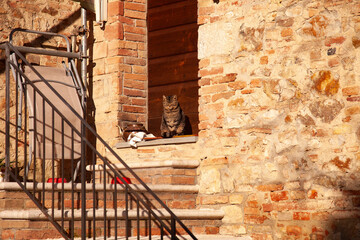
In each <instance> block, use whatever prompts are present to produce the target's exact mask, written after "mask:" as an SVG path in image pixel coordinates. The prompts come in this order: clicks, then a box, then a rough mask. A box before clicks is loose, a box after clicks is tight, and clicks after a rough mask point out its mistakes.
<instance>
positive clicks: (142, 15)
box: [124, 7, 146, 19]
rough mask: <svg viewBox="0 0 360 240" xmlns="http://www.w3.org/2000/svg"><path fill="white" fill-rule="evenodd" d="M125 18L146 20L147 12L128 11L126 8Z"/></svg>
mask: <svg viewBox="0 0 360 240" xmlns="http://www.w3.org/2000/svg"><path fill="white" fill-rule="evenodd" d="M124 15H125V17H129V18H136V19H146V12H139V11H134V10H128V9H126V7H125V13H124Z"/></svg>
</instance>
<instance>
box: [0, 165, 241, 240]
mask: <svg viewBox="0 0 360 240" xmlns="http://www.w3.org/2000/svg"><path fill="white" fill-rule="evenodd" d="M197 165H198V163H197V161H163V162H156V161H154V162H147V163H144V164H138V163H133V164H129V167H131V168H132V169H134V171H136V173H137V174H138V175H139V176H142V179H143V180H144V181H145V182H146V183H147V184H148V186H149V187H150V188H151V189H152V191H154V192H155V193H156V195H157V196H158V197H159V198H160V199H161V200H162V201H163V202H164V203H165V204H166V205H167V206H168V207H169V208H171V209H172V211H173V212H174V214H175V215H176V216H178V217H179V218H180V219H181V220H182V221H183V223H184V224H185V225H186V226H187V227H188V228H189V230H190V231H192V232H193V233H194V234H196V236H197V238H198V239H233V237H229V236H219V235H217V234H218V232H219V227H220V225H221V219H222V218H223V215H224V213H223V212H222V211H220V210H212V209H196V196H197V193H198V186H197V185H195V184H194V183H195V181H196V179H195V177H196V167H197ZM115 167H118V168H120V169H121V168H123V167H122V166H121V165H115ZM87 170H89V171H95V172H97V173H99V174H101V173H102V170H103V167H102V166H101V165H98V166H95V168H94V169H92V166H88V167H87ZM121 170H123V169H121ZM185 173H186V174H185ZM125 176H126V174H125ZM100 178H101V176H100ZM179 179H182V180H184V179H187V180H186V181H182V182H181V183H182V184H177V183H178V182H179ZM130 180H131V181H133V180H132V179H131V178H130ZM162 182H164V183H162ZM152 183H155V184H152ZM184 183H188V184H184ZM28 185H29V186H28V187H29V188H34V186H33V185H32V183H28ZM87 185H88V186H87V187H86V189H89V191H92V190H91V188H90V187H91V185H92V184H91V183H87ZM131 185H133V188H134V189H136V191H137V192H138V193H139V194H141V195H148V194H147V191H146V189H145V188H144V187H143V186H142V185H141V184H137V183H136V181H135V182H134V184H131ZM104 187H105V188H106V189H107V190H108V191H109V192H112V193H114V189H115V184H111V183H109V182H108V183H107V184H105V185H103V183H97V184H96V185H95V195H96V198H95V201H96V205H97V206H98V208H97V209H93V208H92V206H93V203H92V202H91V201H88V202H87V203H86V205H87V206H88V207H87V213H86V214H87V218H88V221H89V222H91V221H92V220H93V216H94V211H95V212H96V213H95V216H96V219H97V221H99V222H102V224H101V225H100V226H99V225H97V227H98V228H102V227H103V226H104V225H106V226H107V227H106V229H107V230H106V232H107V233H106V232H105V233H104V229H101V230H100V229H99V231H101V232H100V233H101V234H100V235H107V236H114V232H115V229H114V226H115V223H114V221H115V209H114V208H113V206H112V204H113V201H112V200H113V198H114V197H115V196H114V195H112V196H110V197H107V201H104V197H103V196H102V194H101V192H102V190H103V188H104ZM43 188H45V191H43V190H44V189H43ZM52 188H53V186H52V183H46V184H45V185H43V184H38V185H37V186H35V189H36V195H37V196H38V197H39V198H42V197H44V198H45V199H48V197H47V196H50V195H51V194H53V193H52ZM62 189H64V190H65V191H64V192H63V193H62ZM71 189H72V186H71V184H70V183H64V184H62V183H57V184H55V186H54V190H55V191H54V193H55V195H57V197H56V198H55V203H54V205H55V206H58V207H56V208H55V209H54V210H53V211H54V214H53V215H54V218H55V221H64V223H63V225H64V226H65V228H67V226H69V225H71V224H69V221H75V223H74V229H73V232H74V238H76V237H78V236H80V235H81V225H80V224H79V220H80V219H81V212H80V210H79V208H80V205H81V204H80V201H81V198H80V190H81V186H80V184H77V185H75V186H74V190H75V194H74V196H72V194H71ZM0 191H1V195H0V196H1V198H0V218H1V223H2V224H1V225H2V228H1V230H0V231H1V233H0V237H1V239H56V238H61V235H60V234H59V233H58V232H57V231H56V230H55V229H54V227H53V226H52V225H51V224H49V223H48V222H47V221H46V220H47V218H46V216H45V215H44V214H43V213H42V212H41V211H40V210H39V209H38V208H37V206H36V205H35V204H34V203H33V201H31V200H30V199H29V198H28V196H27V195H26V194H25V193H24V192H23V191H22V189H21V188H20V186H19V185H18V184H17V183H14V182H6V183H5V182H3V183H0ZM62 194H63V195H64V196H62ZM42 195H45V196H42ZM73 197H74V201H75V202H76V203H77V204H75V209H74V212H73V213H71V211H72V209H71V208H70V207H71V206H72V205H71V201H72V198H73ZM147 197H148V199H149V204H151V205H153V208H154V209H156V210H155V211H156V213H157V214H158V216H161V219H162V220H165V221H169V220H170V219H171V216H170V215H169V214H168V213H167V211H165V210H164V209H162V208H161V206H160V205H159V204H158V202H157V201H156V200H154V199H153V198H151V196H147ZM116 198H117V205H118V206H117V208H116V210H117V213H116V214H117V216H118V217H117V219H118V221H124V220H125V211H126V210H125V208H126V206H125V205H126V204H125V199H124V191H118V193H117V196H116ZM50 199H52V198H51V197H50V198H49V200H50ZM61 201H62V202H64V205H62V204H61ZM132 201H134V200H132ZM52 204H53V203H52V202H50V201H45V205H46V206H49V207H50V206H51V205H52ZM104 205H107V207H109V209H106V215H107V218H106V223H103V221H104V212H105V211H104V209H103V206H104ZM129 206H130V207H129V209H128V219H127V221H128V225H130V226H131V227H130V228H129V229H128V231H130V232H131V234H130V236H133V237H129V238H128V239H149V237H148V236H147V235H148V234H149V232H151V233H152V234H153V236H152V239H161V237H160V236H158V235H159V232H157V230H156V227H155V226H153V223H152V224H151V226H150V225H149V220H148V219H149V216H148V213H147V211H146V210H140V214H139V215H137V213H136V212H137V211H138V210H137V209H136V207H135V206H136V204H132V203H130V204H129ZM62 208H63V209H62ZM72 214H74V218H68V217H67V216H70V215H72ZM62 216H65V217H62ZM137 218H140V219H141V221H140V222H139V223H137ZM89 225H90V226H91V223H89ZM150 228H151V229H150ZM125 231H126V226H125V225H124V224H122V225H121V224H120V225H119V226H118V228H117V232H118V235H119V237H118V238H117V239H126V238H125V237H122V236H124V235H125ZM178 231H179V234H180V237H179V239H192V238H191V237H190V236H189V235H187V234H186V232H185V231H184V230H182V229H178ZM138 234H139V238H138V237H137V235H138ZM140 236H141V237H140ZM96 239H103V238H102V237H99V238H96ZM107 239H115V238H114V237H113V238H111V237H109V238H107ZM165 239H170V237H168V238H165ZM234 239H235V238H234Z"/></svg>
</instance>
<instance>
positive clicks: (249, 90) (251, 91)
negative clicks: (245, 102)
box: [241, 89, 254, 94]
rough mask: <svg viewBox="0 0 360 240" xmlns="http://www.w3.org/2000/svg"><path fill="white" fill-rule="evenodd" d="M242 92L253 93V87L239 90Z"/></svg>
mask: <svg viewBox="0 0 360 240" xmlns="http://www.w3.org/2000/svg"><path fill="white" fill-rule="evenodd" d="M241 93H242V94H251V93H254V89H245V90H242V91H241Z"/></svg>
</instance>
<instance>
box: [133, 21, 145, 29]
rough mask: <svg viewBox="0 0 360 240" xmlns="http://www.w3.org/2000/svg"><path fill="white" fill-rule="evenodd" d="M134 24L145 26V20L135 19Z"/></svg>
mask: <svg viewBox="0 0 360 240" xmlns="http://www.w3.org/2000/svg"><path fill="white" fill-rule="evenodd" d="M135 26H136V27H143V28H146V20H141V19H137V20H136V22H135Z"/></svg>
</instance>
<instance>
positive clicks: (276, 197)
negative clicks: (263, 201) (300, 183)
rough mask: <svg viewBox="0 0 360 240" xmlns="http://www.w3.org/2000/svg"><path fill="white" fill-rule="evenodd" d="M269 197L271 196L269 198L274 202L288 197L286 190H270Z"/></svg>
mask: <svg viewBox="0 0 360 240" xmlns="http://www.w3.org/2000/svg"><path fill="white" fill-rule="evenodd" d="M270 197H271V200H273V201H275V202H279V201H284V200H288V199H289V197H288V192H287V191H282V192H271V193H270Z"/></svg>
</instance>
